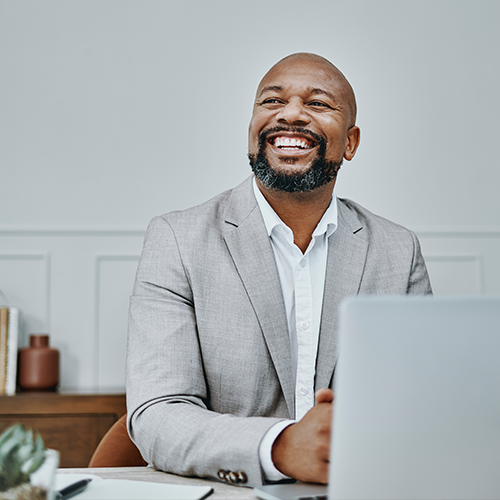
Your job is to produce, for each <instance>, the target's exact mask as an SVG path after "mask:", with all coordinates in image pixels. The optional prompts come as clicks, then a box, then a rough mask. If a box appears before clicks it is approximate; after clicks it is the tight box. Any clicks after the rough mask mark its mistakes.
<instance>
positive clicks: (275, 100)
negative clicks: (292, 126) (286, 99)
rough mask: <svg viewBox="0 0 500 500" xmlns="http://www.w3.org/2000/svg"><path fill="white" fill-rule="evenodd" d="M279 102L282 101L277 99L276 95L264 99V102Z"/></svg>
mask: <svg viewBox="0 0 500 500" xmlns="http://www.w3.org/2000/svg"><path fill="white" fill-rule="evenodd" d="M279 102H280V101H279V99H276V98H275V97H269V98H267V99H265V100H264V101H262V104H277V103H279Z"/></svg>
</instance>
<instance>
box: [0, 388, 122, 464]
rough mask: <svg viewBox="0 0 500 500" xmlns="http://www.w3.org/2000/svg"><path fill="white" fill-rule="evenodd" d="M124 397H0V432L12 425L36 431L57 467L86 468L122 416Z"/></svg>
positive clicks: (38, 394)
mask: <svg viewBox="0 0 500 500" xmlns="http://www.w3.org/2000/svg"><path fill="white" fill-rule="evenodd" d="M126 411H127V410H126V405H125V394H60V393H57V392H26V393H20V394H16V395H15V396H0V432H1V431H2V430H3V429H4V428H6V427H8V426H9V425H12V424H15V423H18V422H19V423H23V424H24V425H26V426H27V427H31V428H33V429H37V430H38V431H39V432H40V434H41V435H42V437H43V440H44V442H45V446H46V447H47V448H53V449H55V450H58V451H59V453H60V467H87V465H88V463H89V461H90V457H91V456H92V454H93V453H94V450H95V449H96V447H97V445H98V444H99V442H100V440H101V439H102V438H103V436H104V434H106V432H107V431H108V429H109V428H110V427H111V426H112V425H113V424H114V423H115V422H116V421H117V420H118V419H119V418H120V417H121V416H122V415H124V414H125V412H126Z"/></svg>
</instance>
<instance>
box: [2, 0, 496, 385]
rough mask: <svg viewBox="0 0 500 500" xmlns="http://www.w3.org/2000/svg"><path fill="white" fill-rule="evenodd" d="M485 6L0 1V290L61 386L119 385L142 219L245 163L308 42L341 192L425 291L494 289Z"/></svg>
mask: <svg viewBox="0 0 500 500" xmlns="http://www.w3.org/2000/svg"><path fill="white" fill-rule="evenodd" d="M499 18H500V2H498V1H496V0H492V1H488V0H482V1H480V2H478V1H475V0H471V1H461V0H431V1H422V0H420V1H419V2H413V1H406V0H364V1H362V0H342V1H329V0H317V1H316V2H313V3H309V4H307V3H304V2H298V1H295V0H287V1H276V0H258V1H252V2H239V1H234V0H226V1H221V0H219V1H204V0H199V1H195V0H184V1H182V2H176V1H158V0H153V1H151V0H146V1H145V0H141V1H130V0H100V1H97V0H94V1H93V0H85V1H83V0H75V1H71V2H68V1H66V0H59V1H54V0H45V1H43V2H40V1H37V0H29V1H27V0H19V1H16V2H12V1H9V0H0V169H1V174H0V289H2V290H3V291H4V292H5V293H6V294H7V296H8V297H9V299H10V302H11V303H12V304H15V305H18V306H19V307H20V308H21V310H22V313H23V325H22V331H23V334H24V342H25V340H26V336H27V335H28V334H29V333H34V332H40V331H49V332H50V334H51V338H52V344H53V345H55V346H56V347H58V348H59V349H61V352H62V360H63V361H62V384H63V386H65V387H92V386H93V387H101V388H103V387H109V386H118V387H120V386H123V373H124V368H123V360H124V349H125V339H126V322H127V320H126V312H127V303H128V296H129V294H130V291H131V287H132V283H133V277H134V273H135V267H136V263H137V259H138V256H139V254H140V249H141V244H142V237H143V234H144V230H145V227H146V225H147V222H148V221H149V219H150V218H151V217H153V216H154V215H157V214H160V213H164V212H167V211H170V210H174V209H180V208H185V207H188V206H190V205H193V204H196V203H199V202H202V201H204V200H206V199H207V198H209V197H211V196H212V195H215V194H217V193H218V192H220V191H222V190H224V189H227V188H230V187H232V186H234V185H235V184H237V183H239V182H240V181H241V180H243V179H244V178H245V177H246V176H247V175H248V174H249V167H248V164H247V163H248V162H247V159H246V139H247V138H246V134H247V125H248V120H249V117H250V112H251V107H252V100H253V94H254V91H255V88H256V85H257V83H258V81H259V80H260V78H261V77H262V75H263V74H264V73H265V72H266V71H267V69H268V68H269V67H270V66H271V65H272V64H273V63H274V62H276V61H277V60H278V59H280V58H281V57H283V56H285V55H287V54H289V53H292V52H296V51H311V52H316V53H319V54H321V55H324V56H325V57H327V58H329V59H330V60H332V62H334V63H335V64H337V65H338V66H339V68H340V69H341V70H342V71H343V72H344V73H345V74H346V76H347V77H348V79H349V80H350V81H351V83H352V85H353V87H354V89H355V91H356V95H357V99H358V107H359V115H358V117H359V119H358V124H359V125H360V127H361V129H362V142H361V147H360V149H359V151H358V154H357V156H356V158H355V159H354V161H353V162H351V163H346V164H345V165H344V167H343V168H342V171H341V173H340V176H339V181H338V194H339V195H341V196H347V197H350V198H353V199H355V200H356V201H358V202H360V203H362V204H364V205H365V206H367V207H368V208H370V209H371V210H373V211H374V212H376V213H379V214H380V215H383V216H386V217H388V218H390V219H392V220H395V221H396V222H399V223H402V224H404V225H406V226H408V227H410V228H412V229H414V230H416V231H417V233H418V234H419V236H420V239H421V242H422V247H423V250H424V254H425V256H426V258H427V261H428V266H429V270H430V274H431V279H432V281H433V285H434V288H435V291H436V292H437V293H472V294H481V293H500V262H499V259H498V255H499V251H500V222H499V203H498V195H497V191H498V187H497V186H498V185H499V184H500V173H499V169H498V168H497V162H498V152H497V147H496V146H494V145H495V144H496V143H497V142H498V140H497V136H499V132H500V126H499V124H498V116H499V115H500V98H499V97H498V89H499V88H500V65H499V63H498V47H499V46H500V30H498V24H499Z"/></svg>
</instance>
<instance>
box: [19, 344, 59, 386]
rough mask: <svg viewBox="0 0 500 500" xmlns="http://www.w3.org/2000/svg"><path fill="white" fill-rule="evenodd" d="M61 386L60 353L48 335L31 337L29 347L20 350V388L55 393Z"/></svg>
mask: <svg viewBox="0 0 500 500" xmlns="http://www.w3.org/2000/svg"><path fill="white" fill-rule="evenodd" d="M58 385H59V351H58V350H57V349H52V348H51V347H50V346H49V336H48V335H30V345H29V347H24V348H22V349H20V350H19V386H20V387H21V389H24V390H31V391H55V390H56V389H57V386H58Z"/></svg>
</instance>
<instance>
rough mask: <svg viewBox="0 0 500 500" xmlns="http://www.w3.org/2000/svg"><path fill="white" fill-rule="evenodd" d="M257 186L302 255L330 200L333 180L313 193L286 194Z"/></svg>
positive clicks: (258, 184)
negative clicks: (284, 225)
mask: <svg viewBox="0 0 500 500" xmlns="http://www.w3.org/2000/svg"><path fill="white" fill-rule="evenodd" d="M256 180H257V186H258V187H259V189H260V191H261V192H262V194H263V195H264V198H265V199H266V200H267V202H268V203H269V205H271V207H272V208H273V210H274V211H275V212H276V213H277V214H278V217H279V218H280V219H281V220H282V221H283V222H284V223H285V224H286V225H287V226H288V227H289V228H290V229H291V230H292V232H293V239H294V243H295V244H296V245H297V246H298V247H299V248H300V250H301V251H302V253H304V252H305V251H306V250H307V247H308V246H309V243H310V242H311V239H312V234H313V232H314V230H315V229H316V226H317V225H318V223H319V221H320V220H321V218H322V217H323V215H324V213H325V212H326V210H327V208H328V206H329V205H330V202H331V200H332V194H333V188H334V186H335V179H333V180H332V181H330V182H329V183H328V184H325V185H324V186H321V187H319V188H317V189H314V190H313V191H308V192H304V193H286V192H284V191H278V190H276V189H269V188H266V187H264V186H263V185H262V184H261V182H260V181H259V179H256Z"/></svg>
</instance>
